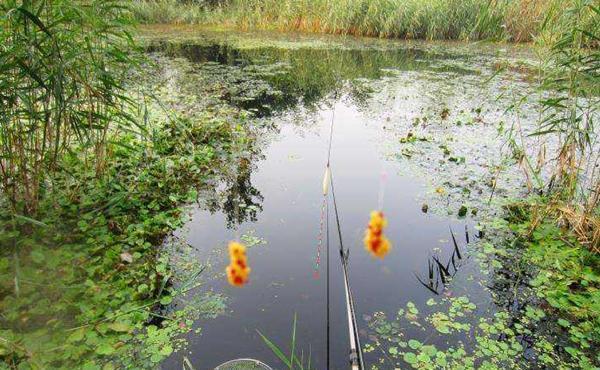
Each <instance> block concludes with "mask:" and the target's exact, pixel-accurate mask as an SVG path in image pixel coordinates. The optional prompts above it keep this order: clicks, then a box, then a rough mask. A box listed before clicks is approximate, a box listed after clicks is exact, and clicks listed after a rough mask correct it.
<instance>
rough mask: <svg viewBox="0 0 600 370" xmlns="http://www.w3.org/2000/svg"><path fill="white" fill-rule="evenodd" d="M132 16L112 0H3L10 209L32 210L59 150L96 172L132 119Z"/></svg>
mask: <svg viewBox="0 0 600 370" xmlns="http://www.w3.org/2000/svg"><path fill="white" fill-rule="evenodd" d="M100 15H101V16H100ZM130 21H131V17H130V16H129V12H128V10H127V9H126V8H124V7H123V6H122V4H121V3H120V2H119V1H115V0H91V1H83V0H82V1H73V0H53V1H47V0H4V1H2V2H1V3H0V45H1V46H0V175H1V176H0V177H1V180H0V181H1V182H0V186H1V187H2V189H1V190H2V192H3V193H4V195H6V199H8V202H9V204H10V207H12V208H13V210H14V211H15V212H18V213H22V214H25V215H33V214H35V212H36V208H37V204H38V200H39V199H40V197H41V195H42V193H43V192H44V191H48V190H49V189H51V187H52V184H51V183H50V182H48V179H49V178H50V177H51V175H52V173H53V172H54V171H56V170H57V169H58V167H59V166H60V159H61V157H62V154H63V153H65V152H67V151H71V152H72V151H77V152H78V154H79V156H80V158H81V159H82V160H83V161H87V162H88V163H89V165H90V168H92V169H93V170H94V171H96V173H101V172H102V169H103V167H104V163H105V160H106V143H107V141H108V140H110V136H111V131H113V130H118V129H121V130H129V129H130V127H132V124H133V123H134V122H135V121H134V120H133V119H132V118H131V117H130V116H129V115H128V114H127V112H128V111H130V110H129V109H125V108H126V107H127V106H129V105H131V103H132V102H131V101H130V100H129V99H128V98H126V97H125V94H124V90H123V81H124V78H125V76H126V73H127V71H129V70H131V68H133V67H134V66H135V59H134V58H132V56H131V54H130V50H131V47H132V39H131V37H130V36H129V34H128V32H127V28H128V25H129V23H130Z"/></svg>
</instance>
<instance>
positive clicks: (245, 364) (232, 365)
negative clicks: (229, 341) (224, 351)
mask: <svg viewBox="0 0 600 370" xmlns="http://www.w3.org/2000/svg"><path fill="white" fill-rule="evenodd" d="M251 369H252V370H272V369H271V368H270V367H269V366H267V365H265V364H263V363H262V362H260V361H258V360H253V359H249V358H242V359H238V360H232V361H227V362H226V363H224V364H221V365H219V366H217V367H216V368H215V370H251Z"/></svg>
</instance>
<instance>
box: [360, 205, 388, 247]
mask: <svg viewBox="0 0 600 370" xmlns="http://www.w3.org/2000/svg"><path fill="white" fill-rule="evenodd" d="M386 226H387V219H386V218H385V216H384V215H383V212H381V211H373V212H371V219H370V220H369V225H368V226H367V230H366V231H365V239H364V243H365V249H366V250H367V251H369V252H370V253H371V254H372V255H373V256H374V257H378V258H382V259H383V257H385V255H386V254H388V252H389V251H390V249H391V247H392V245H391V243H390V241H389V240H388V239H387V238H386V237H385V236H384V235H383V229H384V228H385V227H386Z"/></svg>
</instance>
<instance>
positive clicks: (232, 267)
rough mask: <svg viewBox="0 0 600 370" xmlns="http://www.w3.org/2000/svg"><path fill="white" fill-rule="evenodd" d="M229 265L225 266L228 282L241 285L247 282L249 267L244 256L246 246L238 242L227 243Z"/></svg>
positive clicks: (237, 285)
mask: <svg viewBox="0 0 600 370" xmlns="http://www.w3.org/2000/svg"><path fill="white" fill-rule="evenodd" d="M229 259H230V263H229V266H227V268H226V272H227V280H228V281H229V284H231V285H233V286H236V287H242V286H244V284H246V283H247V282H248V276H249V275H250V267H248V258H247V257H246V247H245V246H244V245H243V244H240V243H238V242H230V243H229Z"/></svg>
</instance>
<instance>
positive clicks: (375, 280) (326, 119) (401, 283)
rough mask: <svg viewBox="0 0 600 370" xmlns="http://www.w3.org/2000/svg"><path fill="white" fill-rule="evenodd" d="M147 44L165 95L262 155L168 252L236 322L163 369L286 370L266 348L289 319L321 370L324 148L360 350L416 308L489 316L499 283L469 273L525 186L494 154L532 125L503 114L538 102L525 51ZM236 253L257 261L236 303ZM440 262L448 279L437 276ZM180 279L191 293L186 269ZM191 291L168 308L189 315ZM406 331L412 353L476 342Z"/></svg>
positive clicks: (280, 41)
mask: <svg viewBox="0 0 600 370" xmlns="http://www.w3.org/2000/svg"><path fill="white" fill-rule="evenodd" d="M145 37H146V39H147V41H148V43H149V45H150V46H149V49H148V50H149V52H150V53H151V55H152V56H153V57H154V58H155V59H156V61H157V62H158V63H157V65H158V70H159V71H160V73H159V74H161V75H162V76H163V77H164V79H165V81H166V82H165V85H164V88H165V89H167V90H169V91H171V92H173V91H175V92H176V93H174V94H175V95H176V94H180V95H177V96H202V94H206V92H207V91H209V92H210V94H211V96H218V98H219V99H225V100H227V101H228V102H229V103H230V104H232V105H234V106H236V107H238V108H240V109H244V110H247V111H248V112H251V113H250V115H249V117H248V119H247V124H248V125H249V127H250V131H251V132H252V133H253V137H254V140H255V142H254V150H253V151H252V152H251V153H240V155H239V161H237V163H232V164H231V169H230V170H231V175H230V176H229V177H228V178H229V179H230V180H228V181H226V183H225V184H222V186H221V187H220V191H219V192H218V194H202V192H201V193H200V194H201V195H200V198H199V202H198V204H196V205H193V206H190V215H191V216H190V220H189V222H188V223H187V224H186V226H185V227H183V228H182V229H181V230H179V231H178V232H177V233H176V235H175V236H174V238H173V240H178V241H179V243H175V244H178V245H179V247H177V248H174V249H175V251H174V252H173V253H174V254H178V253H179V254H181V253H183V254H185V255H186V256H187V257H186V258H191V259H193V260H197V261H200V263H203V264H204V263H206V264H207V265H208V266H209V268H208V271H209V272H207V273H205V274H204V279H205V281H204V282H203V284H202V286H201V287H200V288H198V289H197V291H198V292H204V291H207V290H210V291H214V292H217V293H220V294H223V295H224V296H225V297H227V305H228V306H227V307H228V309H227V313H226V314H225V315H222V316H220V317H217V318H215V319H213V320H201V321H200V322H199V323H198V324H197V325H198V326H199V327H200V329H199V331H198V332H192V333H191V334H189V335H188V337H187V338H186V339H187V341H188V344H187V346H186V348H185V349H184V350H182V351H180V352H179V353H176V354H174V355H173V356H172V357H171V358H170V359H168V360H167V361H166V363H164V364H163V367H164V368H179V367H181V364H182V361H183V356H185V357H187V358H188V359H189V360H190V362H191V363H192V364H193V365H194V367H195V368H197V369H212V368H214V367H215V366H217V365H218V364H220V363H223V362H225V361H228V360H231V359H235V358H248V357H250V358H256V359H259V360H261V361H263V362H265V363H268V364H270V365H271V366H272V367H273V368H282V366H283V364H282V362H281V361H280V360H278V359H277V357H276V356H275V355H274V354H273V353H272V352H271V350H270V349H269V348H268V347H267V346H266V345H265V343H264V342H263V340H262V339H261V337H260V336H259V334H258V331H260V333H263V334H264V335H265V336H266V337H268V338H269V339H270V340H271V341H272V342H274V343H275V344H277V345H279V346H280V347H281V348H282V349H283V350H284V352H288V351H289V343H290V337H291V335H292V322H293V318H294V315H297V320H298V322H297V334H296V335H297V343H296V348H297V349H298V351H300V350H302V351H303V355H304V357H305V358H307V357H309V356H310V358H311V363H312V366H313V367H314V368H317V369H322V368H326V367H327V365H326V364H327V352H326V348H327V346H326V339H327V337H326V325H327V321H326V320H327V300H326V297H327V295H326V294H327V290H326V288H327V285H326V283H327V278H326V271H327V270H326V262H327V258H326V253H327V249H326V248H327V243H326V242H325V241H326V240H327V237H326V235H325V234H326V233H327V228H326V227H325V226H321V222H322V221H323V219H324V218H326V217H327V216H326V212H325V211H324V209H325V208H324V204H325V203H324V202H325V198H324V197H323V191H322V182H323V176H324V170H325V165H326V163H327V155H328V146H329V139H330V134H331V172H332V176H333V181H334V185H335V197H336V202H337V207H338V211H339V221H340V232H341V236H342V239H343V245H344V247H345V248H348V249H349V267H348V269H349V279H350V285H351V289H352V293H353V295H354V300H355V308H356V315H357V319H358V327H359V329H360V334H361V339H362V341H363V344H365V343H369V342H370V341H373V340H376V339H375V338H374V336H373V334H374V333H373V332H372V326H371V325H369V324H370V322H371V321H372V320H373V317H374V315H380V314H381V313H383V314H385V315H388V316H392V317H393V316H395V315H396V313H397V312H398V310H399V309H400V308H402V307H405V306H406V305H407V303H408V304H409V307H416V308H417V310H419V311H422V312H427V311H428V310H430V309H431V307H430V306H431V304H429V303H430V302H431V299H432V298H435V299H438V298H439V297H458V296H468V297H469V300H470V302H474V303H475V305H476V309H474V310H472V311H473V312H472V321H473V322H475V320H476V319H477V317H480V316H482V315H489V314H490V312H492V313H493V312H495V310H496V304H497V302H496V300H494V296H493V294H492V292H491V291H490V288H489V286H490V285H491V284H489V280H490V276H489V271H485V270H482V269H481V268H480V265H479V264H478V262H477V259H476V255H477V252H478V245H479V240H480V237H481V236H482V235H484V232H485V230H481V227H480V225H479V224H480V221H481V220H486V219H489V218H491V217H492V216H493V215H494V214H495V213H496V212H497V211H498V206H497V204H498V202H499V200H498V199H501V198H506V197H510V196H518V195H519V194H520V193H521V192H522V191H523V190H524V187H523V186H524V184H523V183H521V181H520V180H519V169H518V168H512V167H508V166H506V165H505V164H504V163H503V161H502V156H501V154H500V153H501V151H502V150H503V148H504V147H503V145H505V141H504V136H503V135H502V130H503V129H505V128H506V126H507V123H505V122H513V121H514V118H515V117H517V116H518V118H519V120H518V121H519V124H520V125H521V127H522V128H523V130H524V131H527V130H528V129H529V128H530V127H532V126H533V124H534V122H535V119H536V117H535V115H534V114H532V115H530V116H528V115H527V114H523V113H522V111H532V112H533V111H534V110H528V109H524V108H523V109H522V111H518V109H515V110H513V111H506V107H508V106H510V105H511V104H514V103H515V102H517V101H519V102H520V104H522V105H523V106H527V104H529V103H528V102H526V101H522V97H527V96H530V95H533V94H534V93H535V91H534V89H533V87H531V86H530V82H529V81H530V79H531V72H530V71H531V70H532V69H533V67H532V65H533V63H532V62H531V60H532V59H533V58H532V56H531V55H530V53H529V51H528V50H527V48H525V47H510V48H509V47H504V46H502V47H498V46H497V45H495V46H489V45H485V44H483V45H471V46H468V45H465V44H458V43H422V42H413V43H408V42H398V41H384V40H377V39H375V40H371V39H351V38H343V37H334V36H319V37H317V36H314V37H312V36H299V35H289V34H288V35H284V34H271V33H259V34H256V33H255V34H248V33H246V34H237V33H230V32H229V33H223V32H214V31H207V30H199V29H195V28H169V29H164V28H148V29H146V31H145ZM191 76H193V77H191ZM174 100H176V99H174ZM200 100H202V101H203V103H198V101H200ZM206 100H207V99H197V100H194V99H189V101H192V102H191V103H189V102H187V103H186V102H180V101H174V102H173V104H180V105H182V106H185V108H182V109H185V110H187V111H194V110H195V109H198V110H200V109H206V105H210V102H209V103H206ZM186 104H187V105H186ZM203 104H204V105H203ZM331 130H333V131H331ZM330 195H331V194H330ZM330 198H331V197H328V198H327V199H329V200H328V201H329V248H330V251H329V253H330V258H329V267H330V279H331V280H330V293H331V294H330V300H331V301H330V307H329V310H330V311H329V312H330V320H331V322H330V327H331V336H330V338H331V339H330V340H331V344H330V346H331V347H330V353H329V356H330V361H331V362H330V363H331V368H333V369H342V368H347V367H348V366H347V364H348V358H349V357H348V353H349V337H348V327H347V318H346V305H345V296H344V286H343V280H342V268H341V262H340V257H339V247H340V244H339V237H338V234H337V232H338V230H337V228H336V226H335V218H334V213H333V204H332V203H331V199H330ZM380 207H381V209H382V210H383V212H384V213H385V215H386V217H387V219H388V221H389V226H388V228H387V229H386V231H385V234H386V235H387V237H388V238H389V239H390V241H391V242H392V245H393V246H392V249H391V251H390V253H389V254H388V255H387V256H386V257H385V258H384V259H375V258H372V257H371V256H370V255H369V253H368V252H367V251H366V250H365V248H364V246H363V242H362V240H363V236H364V230H365V228H366V225H367V223H368V220H369V214H370V212H371V211H373V210H376V209H379V208H380ZM324 223H325V224H326V223H327V222H326V221H324ZM453 234H454V236H455V238H456V245H455V243H454V241H453ZM235 239H241V240H242V241H243V242H244V243H246V244H247V245H248V247H249V249H248V259H249V264H250V267H251V268H252V272H251V276H250V282H249V284H247V285H246V286H244V287H243V288H233V287H231V286H229V285H228V283H227V279H226V277H225V273H224V269H225V266H226V265H227V264H228V258H227V253H226V246H227V243H228V242H229V241H230V240H235ZM319 239H322V240H323V243H321V244H319ZM319 254H320V256H321V258H320V260H319V258H318V255H319ZM438 262H439V263H438ZM440 263H441V264H442V265H443V266H445V267H446V269H447V270H448V274H445V273H442V274H441V275H442V276H440V271H439V270H440V268H439V264H440ZM179 273H180V274H182V275H184V276H181V277H180V278H181V279H182V280H184V278H185V274H186V272H185V270H184V269H182V270H181V271H180V272H179ZM442 280H443V281H442ZM195 292H196V290H194V291H192V292H190V293H188V296H187V298H186V299H184V300H183V301H182V302H179V303H177V304H174V306H182V305H185V304H186V302H192V299H191V297H193V296H194V294H195ZM413 305H414V306H413ZM173 308H176V307H173ZM467 319H468V320H471V318H467ZM405 330H406V331H407V332H406V333H405V335H406V337H407V338H410V337H418V338H421V339H422V340H426V341H428V342H429V343H434V344H437V345H440V346H443V345H444V343H447V342H465V343H466V344H465V345H468V341H469V332H468V331H467V332H458V333H455V334H453V335H451V336H449V337H448V336H446V337H436V336H432V335H430V333H428V332H426V331H424V329H423V328H421V327H419V326H418V325H414V326H411V327H410V328H407V329H405ZM386 361H387V362H386ZM365 363H366V364H367V368H371V367H370V366H371V365H377V364H379V365H378V366H381V368H391V367H393V366H403V365H402V363H397V362H394V361H392V360H391V359H389V358H388V359H386V356H385V353H384V354H383V355H382V353H379V352H377V351H367V352H366V353H365Z"/></svg>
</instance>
